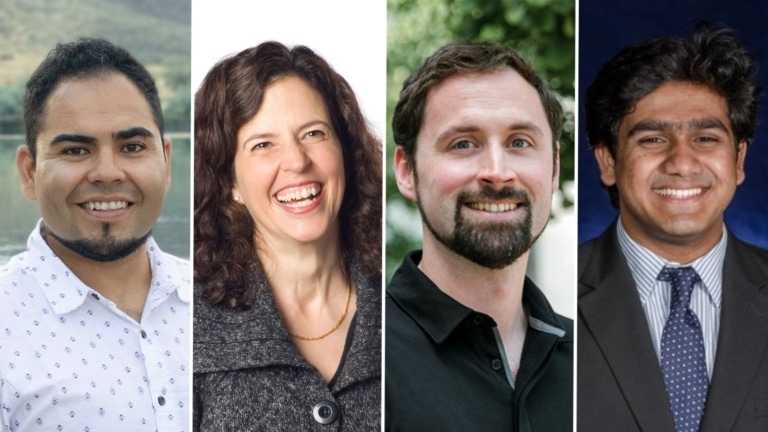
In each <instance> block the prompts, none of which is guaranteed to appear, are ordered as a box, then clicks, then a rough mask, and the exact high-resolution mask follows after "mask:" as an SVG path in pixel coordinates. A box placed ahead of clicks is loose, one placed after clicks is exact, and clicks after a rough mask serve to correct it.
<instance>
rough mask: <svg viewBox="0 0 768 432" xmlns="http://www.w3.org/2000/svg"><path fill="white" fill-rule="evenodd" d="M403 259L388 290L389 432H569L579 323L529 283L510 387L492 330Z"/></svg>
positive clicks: (414, 257)
mask: <svg viewBox="0 0 768 432" xmlns="http://www.w3.org/2000/svg"><path fill="white" fill-rule="evenodd" d="M420 260H421V251H416V252H410V253H409V254H408V255H406V257H405V259H404V260H403V263H402V264H401V265H400V268H398V269H397V271H396V272H395V275H394V277H393V278H392V281H391V282H390V284H389V285H388V286H387V297H386V333H385V335H386V342H385V349H386V355H385V386H386V387H385V403H384V410H385V416H384V424H385V429H386V430H387V431H433V430H434V431H438V430H439V431H462V432H464V431H532V432H545V431H572V430H573V321H572V320H570V319H567V318H565V317H562V316H560V315H558V314H556V313H555V312H554V311H553V310H552V307H551V306H550V305H549V302H548V301H547V299H546V298H545V297H544V294H542V293H541V291H540V290H539V289H538V288H537V287H536V285H534V283H533V282H532V281H531V280H530V279H528V278H526V279H525V285H524V288H523V305H524V307H525V310H526V311H527V312H528V331H527V333H526V335H525V342H524V345H523V353H522V358H521V361H520V367H519V369H518V372H517V377H516V379H515V381H514V388H513V386H512V385H511V383H510V381H509V380H508V377H507V373H506V370H507V368H506V364H505V363H506V362H505V356H504V355H503V351H502V350H500V349H499V347H500V345H499V342H497V336H496V334H497V333H496V331H495V327H496V323H495V322H494V320H493V319H492V318H491V317H490V316H488V315H486V314H483V313H479V312H474V311H473V310H471V309H469V308H467V307H465V306H463V305H462V304H460V303H458V302H457V301H455V300H454V299H452V298H451V297H449V296H448V295H446V294H445V293H443V292H442V291H440V289H439V288H437V286H435V284H434V283H432V281H431V280H430V279H429V278H427V276H426V275H424V273H422V272H421V270H419V268H418V267H417V263H418V262H419V261H420Z"/></svg>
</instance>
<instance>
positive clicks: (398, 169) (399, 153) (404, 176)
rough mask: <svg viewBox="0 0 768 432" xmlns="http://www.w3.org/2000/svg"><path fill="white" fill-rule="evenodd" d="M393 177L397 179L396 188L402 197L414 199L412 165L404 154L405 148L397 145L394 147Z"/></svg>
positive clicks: (414, 184)
mask: <svg viewBox="0 0 768 432" xmlns="http://www.w3.org/2000/svg"><path fill="white" fill-rule="evenodd" d="M394 165H395V178H396V179H397V188H398V189H400V193H401V194H403V196H404V197H406V198H408V199H409V200H411V201H416V182H415V179H414V176H415V173H414V172H413V167H412V166H411V164H410V163H408V158H407V157H406V156H405V149H404V148H403V146H401V145H398V146H397V147H395V163H394Z"/></svg>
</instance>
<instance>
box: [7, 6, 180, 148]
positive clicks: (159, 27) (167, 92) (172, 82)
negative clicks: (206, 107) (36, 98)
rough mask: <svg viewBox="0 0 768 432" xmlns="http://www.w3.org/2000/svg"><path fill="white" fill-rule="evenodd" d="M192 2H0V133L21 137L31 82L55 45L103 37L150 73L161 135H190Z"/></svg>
mask: <svg viewBox="0 0 768 432" xmlns="http://www.w3.org/2000/svg"><path fill="white" fill-rule="evenodd" d="M190 23H191V4H190V0H0V41H2V43H0V133H23V125H22V124H21V96H22V95H23V88H24V84H25V83H26V80H27V79H28V78H29V75H30V74H31V73H32V72H33V71H34V70H35V68H36V67H37V65H38V64H40V62H41V61H42V59H43V58H44V57H45V56H46V54H48V52H50V51H51V50H52V49H53V48H54V47H55V46H56V44H57V43H59V42H71V41H74V40H76V39H78V38H81V37H86V36H87V37H101V38H104V39H107V40H109V41H111V42H112V43H114V44H117V45H120V46H122V47H124V48H126V49H127V50H128V51H130V52H131V53H132V54H133V55H134V56H135V57H136V58H137V59H138V60H139V61H140V62H142V63H143V64H144V65H145V66H146V67H147V68H148V69H149V71H150V72H151V73H152V75H153V76H154V77H155V80H156V81H157V85H158V88H159V91H160V96H161V99H162V101H163V110H164V112H165V117H166V124H167V130H169V131H183V132H188V131H189V116H190V112H191V109H190V100H189V99H190V84H189V80H190V74H189V70H190V64H189V63H190V49H191V33H190V32H191V25H190Z"/></svg>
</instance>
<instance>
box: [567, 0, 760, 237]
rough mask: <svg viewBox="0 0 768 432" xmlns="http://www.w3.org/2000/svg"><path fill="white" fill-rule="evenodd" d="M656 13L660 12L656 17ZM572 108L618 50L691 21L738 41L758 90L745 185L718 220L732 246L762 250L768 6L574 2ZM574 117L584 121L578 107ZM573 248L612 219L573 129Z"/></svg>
mask: <svg viewBox="0 0 768 432" xmlns="http://www.w3.org/2000/svg"><path fill="white" fill-rule="evenodd" d="M659 11H664V12H663V13H659ZM579 14H580V21H581V23H580V29H581V31H580V34H579V46H580V49H579V100H580V101H583V100H584V99H583V95H584V92H585V91H586V88H587V85H589V83H590V82H592V79H593V78H594V76H595V74H596V73H597V70H598V69H599V67H600V66H601V65H602V64H603V63H605V62H606V61H608V60H609V59H610V58H611V57H612V56H613V55H615V54H616V53H617V52H618V51H619V50H620V49H621V48H623V47H625V46H627V45H630V44H634V43H637V42H640V41H643V40H646V39H651V38H655V37H662V36H670V35H678V36H680V35H687V34H690V32H691V31H692V30H693V28H694V27H695V24H696V22H698V21H699V20H702V19H704V20H708V21H710V22H717V23H722V24H725V25H727V26H729V27H731V28H733V29H734V30H736V33H737V34H738V35H739V38H740V39H741V40H742V42H743V43H744V44H745V45H746V46H747V48H748V49H749V50H750V51H751V52H752V54H754V55H755V57H756V58H757V62H758V65H759V67H758V75H757V81H758V83H759V84H760V85H762V87H763V92H764V94H763V96H762V98H761V99H760V105H759V107H758V115H759V121H758V126H757V132H756V134H755V139H754V141H753V143H752V144H751V145H750V146H749V149H748V151H747V159H746V163H745V172H746V180H745V181H744V183H742V184H741V186H739V187H738V188H737V189H736V196H735V197H734V199H733V202H732V203H731V206H730V207H729V208H728V210H727V211H726V212H725V222H726V224H727V225H728V228H730V229H731V230H732V231H733V232H734V233H735V234H736V235H737V236H738V237H739V238H741V239H743V240H745V241H748V242H750V243H753V244H755V245H758V246H762V247H764V248H768V199H766V196H767V195H766V185H768V107H766V95H765V91H766V90H768V36H766V35H767V33H766V31H765V27H766V23H768V3H765V1H763V0H741V1H732V0H680V1H675V2H670V1H667V0H645V1H642V2H632V3H622V2H615V1H611V0H580V11H579ZM578 109H579V111H578V112H579V114H580V115H583V114H584V108H583V106H579V108H578ZM578 201H579V202H578V211H579V243H583V242H585V241H587V240H589V239H591V238H594V237H596V236H598V235H599V234H600V233H601V232H602V231H603V230H604V229H605V228H606V227H607V226H608V225H609V224H610V223H611V222H612V221H613V220H614V219H615V218H616V215H617V213H616V212H615V211H614V210H613V208H612V207H611V204H610V202H609V200H608V195H607V193H605V192H604V191H603V190H602V188H601V187H600V177H599V171H598V168H597V164H596V163H595V160H594V157H593V156H592V151H591V150H590V149H589V144H588V143H587V139H586V136H585V135H584V122H583V121H580V122H579V200H578Z"/></svg>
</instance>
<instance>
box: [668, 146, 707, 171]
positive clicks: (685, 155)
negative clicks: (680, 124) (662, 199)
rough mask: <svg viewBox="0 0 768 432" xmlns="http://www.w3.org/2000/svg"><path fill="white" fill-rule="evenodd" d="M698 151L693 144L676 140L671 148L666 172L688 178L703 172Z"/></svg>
mask: <svg viewBox="0 0 768 432" xmlns="http://www.w3.org/2000/svg"><path fill="white" fill-rule="evenodd" d="M698 156H699V155H698V151H697V150H696V147H695V145H694V144H693V143H690V142H687V141H683V140H676V141H675V142H673V143H672V145H670V146H669V149H668V151H667V158H666V159H665V161H664V170H665V171H666V173H667V174H671V175H679V176H682V177H688V176H691V175H695V174H698V173H699V172H701V164H700V163H699V157H698Z"/></svg>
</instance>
